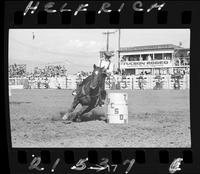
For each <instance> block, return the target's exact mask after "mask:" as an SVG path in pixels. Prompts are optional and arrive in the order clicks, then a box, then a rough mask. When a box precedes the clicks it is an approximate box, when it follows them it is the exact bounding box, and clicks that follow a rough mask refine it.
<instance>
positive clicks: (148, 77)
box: [9, 44, 191, 147]
mask: <svg viewBox="0 0 200 174" xmlns="http://www.w3.org/2000/svg"><path fill="white" fill-rule="evenodd" d="M113 59H117V64H115V63H114V61H113ZM95 63H96V62H94V64H95ZM92 66H93V65H92ZM116 67H117V68H116ZM92 68H93V71H91V72H85V71H81V69H80V71H79V72H78V73H76V74H70V73H69V72H68V69H67V67H66V66H65V65H62V64H47V65H44V66H43V67H35V68H34V69H33V71H31V72H29V71H27V65H26V64H12V65H9V97H10V119H11V132H12V145H13V147H190V146H191V144H190V143H191V142H190V112H189V88H190V49H189V48H183V47H182V46H181V44H180V45H173V44H160V45H148V46H135V47H120V48H119V49H118V50H116V51H109V50H106V51H100V52H99V64H97V63H96V65H94V66H93V67H92ZM98 73H99V74H100V73H101V74H104V75H105V76H102V78H100V79H98V80H101V82H102V84H100V83H99V82H98V80H97V82H96V83H97V85H99V89H98V92H100V94H98V93H97V94H94V95H93V94H92V92H91V90H92V89H93V88H94V90H95V88H96V86H95V80H94V78H95V77H96V76H97V74H98ZM88 77H91V78H93V79H92V80H93V81H92V80H91V83H90V82H89V80H90V79H91V78H88ZM98 78H99V77H98ZM84 79H86V80H84ZM88 83H89V84H90V85H89V87H88V86H87V84H88ZM87 88H88V89H87ZM87 90H89V92H88V91H87ZM101 91H102V92H101ZM87 92H88V93H87ZM81 95H83V96H81ZM79 97H80V98H79ZM89 97H90V98H89ZM82 98H83V99H82ZM88 98H89V99H88ZM93 98H95V100H94V101H93ZM87 99H88V100H91V101H92V102H93V103H94V104H91V101H90V106H89V107H91V105H92V107H91V108H90V109H86V110H84V111H83V109H82V108H81V107H82V106H84V102H85V103H86V102H87ZM77 101H78V102H79V103H78V102H77ZM78 104H81V105H82V106H80V105H78ZM76 105H78V107H77V108H76ZM85 105H87V104H85ZM77 109H78V111H77ZM69 110H70V111H69ZM74 110H75V111H74ZM69 112H70V113H71V114H72V116H70V118H71V119H68V118H69V114H68V113H69ZM74 113H75V114H74ZM77 113H79V115H78V116H77Z"/></svg>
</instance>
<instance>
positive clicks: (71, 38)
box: [8, 29, 190, 73]
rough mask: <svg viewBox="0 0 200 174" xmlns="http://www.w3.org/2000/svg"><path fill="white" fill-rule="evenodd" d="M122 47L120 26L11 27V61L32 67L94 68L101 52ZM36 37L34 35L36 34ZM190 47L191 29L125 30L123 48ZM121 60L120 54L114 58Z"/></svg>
mask: <svg viewBox="0 0 200 174" xmlns="http://www.w3.org/2000/svg"><path fill="white" fill-rule="evenodd" d="M106 31H111V32H115V33H114V34H111V35H110V37H109V50H114V51H117V49H118V29H10V30H9V47H8V48H9V50H8V51H9V54H8V58H9V64H13V63H26V64H27V68H28V69H32V68H33V67H34V66H44V65H45V64H48V63H49V64H65V66H66V67H67V69H68V72H69V73H76V72H78V71H81V70H83V71H91V70H92V67H93V64H97V65H98V64H99V56H100V54H99V51H100V50H105V49H106V36H105V35H104V34H102V33H103V32H106ZM33 36H34V37H33ZM180 42H182V47H184V48H190V29H121V42H120V45H121V47H134V46H144V45H158V44H175V45H179V43H180ZM112 61H113V62H114V63H116V62H117V54H115V56H114V57H113V58H112Z"/></svg>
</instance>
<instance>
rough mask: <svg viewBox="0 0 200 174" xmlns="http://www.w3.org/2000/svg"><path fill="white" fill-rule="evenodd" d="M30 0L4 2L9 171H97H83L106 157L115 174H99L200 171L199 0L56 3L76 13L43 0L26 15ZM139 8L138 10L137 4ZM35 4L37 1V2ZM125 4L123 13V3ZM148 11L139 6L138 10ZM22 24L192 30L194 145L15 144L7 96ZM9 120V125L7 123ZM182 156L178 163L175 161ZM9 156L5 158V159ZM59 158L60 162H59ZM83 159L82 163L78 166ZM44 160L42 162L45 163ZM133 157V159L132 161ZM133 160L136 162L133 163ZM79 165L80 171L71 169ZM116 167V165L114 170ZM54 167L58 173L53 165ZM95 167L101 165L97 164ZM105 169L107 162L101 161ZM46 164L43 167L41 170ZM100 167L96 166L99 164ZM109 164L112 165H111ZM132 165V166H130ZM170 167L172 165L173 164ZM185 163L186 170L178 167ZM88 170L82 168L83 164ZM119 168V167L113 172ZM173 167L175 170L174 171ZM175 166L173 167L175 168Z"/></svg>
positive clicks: (6, 127) (5, 118)
mask: <svg viewBox="0 0 200 174" xmlns="http://www.w3.org/2000/svg"><path fill="white" fill-rule="evenodd" d="M29 2H30V1H5V4H4V55H3V57H4V64H3V66H4V79H5V80H4V103H5V114H4V116H3V121H2V123H3V125H2V126H4V128H5V130H6V135H7V136H6V138H5V141H6V142H5V144H6V146H7V149H8V159H9V170H10V173H12V174H29V173H31V174H34V173H45V174H46V173H59V174H61V173H70V174H73V173H88V174H89V173H96V172H97V170H95V169H94V170H92V169H91V170H89V169H84V170H81V167H84V164H86V165H87V164H99V163H101V162H102V158H107V159H109V162H108V164H109V166H110V172H109V171H108V170H107V168H106V169H104V170H103V171H100V170H99V172H98V173H120V174H121V173H170V172H171V173H173V172H174V173H175V172H176V173H188V174H192V173H200V150H199V149H200V141H199V137H200V136H199V132H200V126H199V124H200V114H199V99H200V92H199V89H200V83H199V82H200V68H199V66H200V64H199V62H200V61H199V43H200V23H199V16H200V2H198V1H189V0H188V1H92V0H91V1H76V0H73V1H52V2H55V4H56V6H55V7H57V9H58V10H59V7H60V6H61V5H62V4H63V3H65V2H67V4H68V5H69V7H70V8H71V9H72V11H71V12H63V13H60V12H58V13H51V14H50V13H47V12H45V11H44V5H45V4H46V3H48V2H50V1H40V5H39V7H38V9H37V10H36V12H35V13H34V14H30V11H29V12H28V13H27V14H26V15H25V16H23V13H24V10H25V8H26V6H27V5H28V3H29ZM106 2H109V3H110V4H111V7H110V9H112V10H113V11H112V12H110V13H105V12H102V13H101V14H97V12H98V10H99V9H100V7H101V6H102V4H103V3H106ZM135 2H140V3H138V4H137V5H136V7H137V10H135V9H134V8H133V3H135ZM156 2H157V3H158V4H162V3H165V4H164V6H163V7H162V8H161V9H158V8H154V9H152V10H151V11H150V12H147V9H148V8H150V7H151V5H152V4H155V3H156ZM34 3H36V2H34ZM82 3H83V4H86V3H88V4H89V6H88V11H84V12H83V11H82V12H79V13H78V15H76V16H74V12H75V9H77V7H78V6H79V5H80V4H82ZM122 3H124V4H125V6H126V7H124V9H123V10H122V11H121V12H118V11H117V10H118V8H119V7H120V5H121V4H122ZM141 8H142V9H143V10H138V9H141ZM14 28H15V29H17V28H20V29H21V28H23V29H25V28H27V29H28V28H56V29H58V28H60V29H61V28H62V29H68V28H71V29H73V28H91V29H92V28H130V29H131V28H160V29H161V28H172V29H175V28H189V29H191V38H190V40H191V42H190V45H191V47H190V49H191V54H190V55H191V61H190V62H191V65H190V66H191V70H190V73H191V80H190V118H191V137H192V139H191V148H114V149H112V148H12V146H11V133H10V120H9V97H8V69H7V67H8V38H9V36H8V30H9V29H14ZM5 122H6V124H5ZM177 158H180V159H181V160H180V161H179V162H177V161H176V162H177V163H176V164H175V163H172V162H173V160H174V159H177ZM5 159H6V158H5ZM58 159H59V160H58ZM80 159H85V161H86V162H84V160H82V161H81V162H82V163H79V164H78V165H77V162H78V161H79V160H80ZM40 160H41V161H40ZM128 160H132V161H128ZM131 162H132V164H133V166H131V165H130V164H131ZM73 165H77V167H79V169H80V170H73V169H70V167H72V166H73ZM114 165H117V168H115V166H114ZM53 166H54V168H55V170H54V172H53V171H51V169H52V168H53ZM95 166H96V165H95ZM101 166H104V167H106V160H105V159H104V163H101ZM42 167H43V168H44V170H42ZM96 167H97V166H96ZM107 167H108V166H107ZM128 167H129V168H128ZM170 167H171V168H170ZM179 167H180V169H181V171H178V168H179ZM40 169H41V171H39V170H40ZM82 169H83V168H82ZM114 169H115V170H114ZM169 169H172V171H169ZM173 169H174V170H173Z"/></svg>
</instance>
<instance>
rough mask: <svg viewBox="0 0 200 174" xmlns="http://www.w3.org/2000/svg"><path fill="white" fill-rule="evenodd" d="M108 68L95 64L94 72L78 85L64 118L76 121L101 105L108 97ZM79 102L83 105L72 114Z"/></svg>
mask: <svg viewBox="0 0 200 174" xmlns="http://www.w3.org/2000/svg"><path fill="white" fill-rule="evenodd" d="M106 76H107V74H106V69H105V68H101V67H98V66H96V65H95V64H94V65H93V72H92V74H91V75H89V76H88V77H87V78H85V79H84V80H83V81H82V83H80V84H79V85H78V87H77V90H76V91H77V92H76V95H75V97H74V100H73V102H72V105H71V107H70V109H69V110H68V112H67V113H66V114H65V115H64V116H63V120H68V121H70V122H71V121H75V120H80V117H81V116H82V115H83V114H85V113H88V112H89V111H91V110H92V109H94V108H95V107H97V106H98V105H100V106H101V104H102V100H105V98H106V91H105V89H104V85H105V78H106ZM78 104H81V105H82V108H81V110H80V111H78V112H76V114H72V112H73V111H74V110H75V108H76V107H77V106H78Z"/></svg>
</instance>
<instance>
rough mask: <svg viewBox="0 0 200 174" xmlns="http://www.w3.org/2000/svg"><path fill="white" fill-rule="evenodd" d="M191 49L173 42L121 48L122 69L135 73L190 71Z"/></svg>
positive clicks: (153, 73)
mask: <svg viewBox="0 0 200 174" xmlns="http://www.w3.org/2000/svg"><path fill="white" fill-rule="evenodd" d="M189 51H190V50H189V49H187V48H183V47H180V46H176V45H173V44H162V45H149V46H136V47H124V48H120V50H119V53H120V70H121V71H122V72H123V73H125V74H134V75H138V74H141V73H142V74H152V75H155V74H161V75H162V74H172V73H173V72H175V71H184V72H188V71H189V63H190V57H189Z"/></svg>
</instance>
